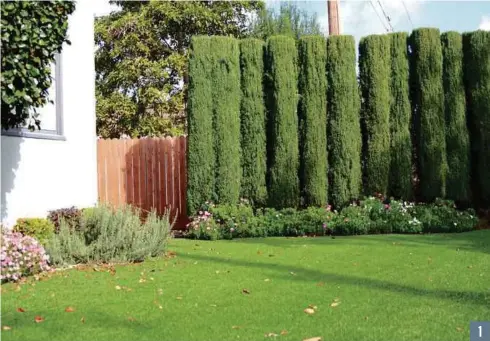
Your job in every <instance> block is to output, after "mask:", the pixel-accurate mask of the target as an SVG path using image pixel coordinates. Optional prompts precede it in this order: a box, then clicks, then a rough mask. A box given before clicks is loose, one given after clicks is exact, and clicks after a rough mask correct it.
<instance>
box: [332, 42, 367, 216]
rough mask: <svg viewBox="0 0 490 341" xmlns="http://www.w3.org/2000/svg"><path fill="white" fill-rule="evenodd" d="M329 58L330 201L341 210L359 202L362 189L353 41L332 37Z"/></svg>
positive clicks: (358, 100)
mask: <svg viewBox="0 0 490 341" xmlns="http://www.w3.org/2000/svg"><path fill="white" fill-rule="evenodd" d="M327 56H328V58H327V67H326V69H327V84H328V91H327V112H328V115H329V120H328V127H327V146H328V164H329V197H330V202H331V203H332V204H333V205H334V206H335V207H341V206H343V205H346V204H348V203H349V201H350V200H352V199H355V198H358V197H359V191H360V187H361V128H360V122H359V119H360V118H359V109H360V97H359V89H358V85H357V76H356V50H355V41H354V37H352V36H331V37H329V38H328V39H327Z"/></svg>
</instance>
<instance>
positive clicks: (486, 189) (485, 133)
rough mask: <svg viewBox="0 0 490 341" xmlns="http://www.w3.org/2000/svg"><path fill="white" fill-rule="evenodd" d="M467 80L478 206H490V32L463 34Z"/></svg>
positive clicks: (474, 178) (473, 175) (473, 176)
mask: <svg viewBox="0 0 490 341" xmlns="http://www.w3.org/2000/svg"><path fill="white" fill-rule="evenodd" d="M463 53H464V77H465V87H466V98H467V103H468V117H469V123H470V124H469V127H470V141H471V166H472V178H473V180H474V184H473V186H474V189H475V191H474V192H475V193H476V194H477V198H476V199H477V200H476V204H477V206H479V207H482V208H488V207H490V32H486V31H481V30H479V31H474V32H470V33H465V34H464V35H463Z"/></svg>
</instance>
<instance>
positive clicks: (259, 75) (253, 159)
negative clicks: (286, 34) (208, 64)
mask: <svg viewBox="0 0 490 341" xmlns="http://www.w3.org/2000/svg"><path fill="white" fill-rule="evenodd" d="M240 66H241V72H242V101H241V147H242V184H241V187H242V190H241V193H242V196H243V197H245V198H248V199H250V200H252V201H253V202H254V203H256V204H259V205H264V204H265V203H266V199H267V187H266V173H267V165H266V130H265V126H266V123H265V122H266V121H265V120H266V117H265V106H264V97H263V86H262V84H263V82H262V81H263V75H264V42H263V41H261V40H257V39H244V40H242V41H240Z"/></svg>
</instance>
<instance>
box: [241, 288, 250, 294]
mask: <svg viewBox="0 0 490 341" xmlns="http://www.w3.org/2000/svg"><path fill="white" fill-rule="evenodd" d="M242 293H244V294H247V295H250V291H249V290H248V289H242Z"/></svg>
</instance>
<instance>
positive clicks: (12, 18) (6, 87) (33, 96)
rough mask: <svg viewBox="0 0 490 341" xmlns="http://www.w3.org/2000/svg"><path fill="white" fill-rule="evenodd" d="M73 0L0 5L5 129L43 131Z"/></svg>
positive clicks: (3, 125)
mask: <svg viewBox="0 0 490 341" xmlns="http://www.w3.org/2000/svg"><path fill="white" fill-rule="evenodd" d="M74 10H75V2H73V1H5V2H2V6H1V17H2V19H1V26H2V28H1V39H2V40H1V42H2V57H1V60H2V82H1V83H2V85H1V89H2V92H1V94H2V107H1V108H2V128H3V129H9V128H17V127H21V126H24V125H25V124H27V126H28V128H29V129H32V130H33V129H36V128H38V129H41V122H40V120H39V118H38V114H37V113H36V108H40V107H42V106H44V105H45V104H47V103H48V89H49V88H50V86H51V83H52V79H51V67H50V65H51V64H52V63H53V62H54V58H55V54H56V53H59V52H61V47H62V45H63V43H65V42H66V43H69V41H68V40H67V38H66V31H67V29H68V16H69V15H70V14H71V13H73V11H74Z"/></svg>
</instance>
